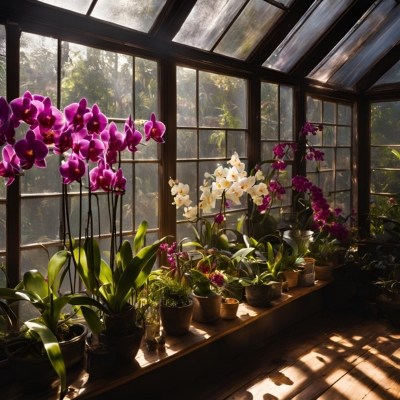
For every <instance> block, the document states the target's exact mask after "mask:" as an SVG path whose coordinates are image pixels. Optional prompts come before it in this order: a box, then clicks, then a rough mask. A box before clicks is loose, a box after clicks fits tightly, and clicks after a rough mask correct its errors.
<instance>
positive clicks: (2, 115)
mask: <svg viewBox="0 0 400 400" xmlns="http://www.w3.org/2000/svg"><path fill="white" fill-rule="evenodd" d="M10 115H11V109H10V106H9V105H8V103H7V100H6V99H5V98H4V97H0V146H2V145H3V144H4V143H6V142H7V143H10V144H14V143H15V139H14V136H15V130H14V125H13V124H12V123H11V119H10Z"/></svg>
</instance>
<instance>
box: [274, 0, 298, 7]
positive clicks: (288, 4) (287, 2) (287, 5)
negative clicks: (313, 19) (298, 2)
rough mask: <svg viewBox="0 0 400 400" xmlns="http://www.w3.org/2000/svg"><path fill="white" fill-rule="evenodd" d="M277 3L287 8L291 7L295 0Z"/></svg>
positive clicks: (281, 0) (278, 1)
mask: <svg viewBox="0 0 400 400" xmlns="http://www.w3.org/2000/svg"><path fill="white" fill-rule="evenodd" d="M275 1H276V2H277V3H281V4H282V5H284V6H285V7H288V8H289V7H290V6H291V5H292V4H293V3H294V2H295V0H275Z"/></svg>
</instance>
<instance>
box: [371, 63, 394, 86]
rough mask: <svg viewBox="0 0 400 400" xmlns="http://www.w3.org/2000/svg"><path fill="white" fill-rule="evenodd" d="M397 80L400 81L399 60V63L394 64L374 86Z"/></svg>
mask: <svg viewBox="0 0 400 400" xmlns="http://www.w3.org/2000/svg"><path fill="white" fill-rule="evenodd" d="M396 82H400V61H397V63H396V64H395V65H393V67H392V68H390V69H389V71H388V72H386V74H385V75H382V76H381V77H380V78H379V79H378V80H377V81H376V83H374V85H373V86H372V87H375V86H379V85H385V84H387V83H396Z"/></svg>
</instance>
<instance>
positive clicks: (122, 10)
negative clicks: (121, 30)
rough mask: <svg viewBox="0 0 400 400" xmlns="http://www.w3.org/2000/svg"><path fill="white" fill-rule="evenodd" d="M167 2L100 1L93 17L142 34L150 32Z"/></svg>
mask: <svg viewBox="0 0 400 400" xmlns="http://www.w3.org/2000/svg"><path fill="white" fill-rule="evenodd" d="M166 1H167V0H147V1H143V0H120V1H118V2H111V1H109V0H98V1H97V3H96V6H95V7H94V10H93V11H92V14H91V16H92V17H95V18H99V19H102V20H104V21H107V22H113V23H114V24H117V25H122V26H126V27H127V28H132V29H135V30H137V31H140V32H146V33H147V32H148V31H149V30H150V28H151V27H152V25H153V23H154V21H155V20H156V18H157V16H158V14H159V13H160V12H161V10H162V8H163V7H164V4H165V3H166Z"/></svg>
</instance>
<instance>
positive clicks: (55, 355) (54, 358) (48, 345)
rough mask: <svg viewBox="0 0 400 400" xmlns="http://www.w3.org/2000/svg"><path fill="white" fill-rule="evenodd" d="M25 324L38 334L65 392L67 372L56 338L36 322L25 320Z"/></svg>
mask: <svg viewBox="0 0 400 400" xmlns="http://www.w3.org/2000/svg"><path fill="white" fill-rule="evenodd" d="M25 325H26V326H27V327H28V328H29V329H31V330H32V331H34V332H36V333H37V334H38V335H39V336H40V339H41V341H42V342H43V345H44V348H45V350H46V353H47V356H48V357H49V360H50V362H51V364H52V366H53V368H54V370H55V371H56V372H57V375H58V376H59V377H60V381H61V392H62V393H65V392H66V390H67V373H66V368H65V364H64V359H63V356H62V354H61V349H60V345H59V344H58V341H57V338H56V337H55V336H54V334H53V332H51V330H50V329H49V328H47V327H46V326H44V325H42V324H38V323H36V322H25Z"/></svg>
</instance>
